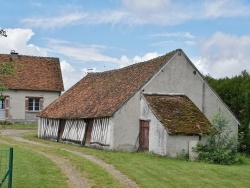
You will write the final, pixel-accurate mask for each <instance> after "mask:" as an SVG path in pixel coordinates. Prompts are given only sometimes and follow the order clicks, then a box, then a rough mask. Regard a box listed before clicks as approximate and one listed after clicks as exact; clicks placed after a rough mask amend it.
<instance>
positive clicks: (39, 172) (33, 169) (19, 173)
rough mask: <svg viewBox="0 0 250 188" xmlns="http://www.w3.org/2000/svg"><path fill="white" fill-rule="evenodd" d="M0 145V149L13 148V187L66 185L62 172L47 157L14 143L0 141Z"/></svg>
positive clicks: (27, 187) (31, 187) (28, 187)
mask: <svg viewBox="0 0 250 188" xmlns="http://www.w3.org/2000/svg"><path fill="white" fill-rule="evenodd" d="M0 147H1V149H6V148H10V147H13V149H14V159H13V163H14V164H13V187H15V188H23V187H25V188H34V187H55V188H57V187H58V188H64V187H65V188H66V187H67V184H66V177H65V176H64V174H62V173H61V171H60V169H59V168H58V167H57V166H56V165H55V164H54V163H53V162H52V161H50V160H48V159H47V158H45V157H43V156H41V155H39V154H37V153H35V152H33V151H30V150H28V149H25V148H23V147H19V146H16V145H11V144H8V145H6V144H2V143H1V144H0ZM6 183H7V182H5V184H6Z"/></svg>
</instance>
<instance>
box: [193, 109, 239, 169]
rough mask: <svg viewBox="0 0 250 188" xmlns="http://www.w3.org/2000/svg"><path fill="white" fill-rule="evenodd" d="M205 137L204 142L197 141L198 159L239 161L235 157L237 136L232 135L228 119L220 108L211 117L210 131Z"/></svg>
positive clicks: (223, 161)
mask: <svg viewBox="0 0 250 188" xmlns="http://www.w3.org/2000/svg"><path fill="white" fill-rule="evenodd" d="M206 138H207V139H206V143H205V144H203V143H199V144H198V145H197V147H196V148H195V151H197V152H198V160H201V161H205V162H209V163H213V164H226V165H230V164H235V163H240V161H239V160H238V158H237V137H236V135H232V130H231V129H230V126H229V125H228V120H227V118H226V117H225V115H223V114H222V112H221V111H220V110H219V112H218V113H217V114H216V115H215V116H214V117H213V120H212V128H211V131H210V134H209V135H207V137H206Z"/></svg>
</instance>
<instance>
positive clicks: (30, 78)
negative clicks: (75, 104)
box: [0, 52, 64, 123]
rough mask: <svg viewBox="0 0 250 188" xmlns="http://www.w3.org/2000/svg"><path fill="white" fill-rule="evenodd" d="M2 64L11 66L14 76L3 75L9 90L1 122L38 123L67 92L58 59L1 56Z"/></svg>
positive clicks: (3, 96) (0, 106)
mask: <svg viewBox="0 0 250 188" xmlns="http://www.w3.org/2000/svg"><path fill="white" fill-rule="evenodd" d="M0 62H1V64H3V63H11V64H12V66H13V68H14V72H13V75H2V76H1V77H2V78H3V79H2V80H1V82H2V83H3V85H4V87H5V88H7V90H4V91H1V99H0V121H8V122H11V123H15V122H19V123H37V122H38V117H37V114H38V113H39V112H40V111H42V110H43V109H44V108H45V107H47V106H48V105H49V104H51V103H52V102H53V101H54V100H55V99H57V98H58V97H59V96H60V95H61V92H62V91H63V90H64V88H63V81H62V74H61V69H60V62H59V59H58V58H50V57H35V56H25V55H19V54H18V53H16V52H11V53H10V54H0Z"/></svg>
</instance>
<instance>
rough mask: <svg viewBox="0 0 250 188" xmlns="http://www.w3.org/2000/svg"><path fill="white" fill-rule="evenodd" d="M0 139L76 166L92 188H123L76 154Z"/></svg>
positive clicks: (116, 181)
mask: <svg viewBox="0 0 250 188" xmlns="http://www.w3.org/2000/svg"><path fill="white" fill-rule="evenodd" d="M29 137H30V136H29ZM32 137H35V135H32ZM1 139H3V140H5V141H7V142H9V143H11V144H13V145H19V146H22V147H25V148H29V149H31V150H37V151H42V152H45V153H47V154H51V155H54V156H57V157H58V158H64V159H66V160H67V161H69V162H70V163H72V164H73V165H74V166H76V168H77V169H78V170H79V171H80V172H81V174H82V176H83V177H85V178H87V179H88V180H89V182H90V183H91V186H92V187H118V188H119V187H123V186H122V185H121V183H120V182H119V181H118V180H116V179H115V178H114V177H113V176H111V175H110V174H109V173H108V172H107V171H106V170H105V169H103V168H102V167H100V166H99V165H96V164H95V163H93V162H91V161H89V160H87V159H85V158H83V157H80V156H78V155H76V154H72V153H69V152H67V151H64V150H60V149H59V147H53V148H49V147H44V146H37V145H33V144H29V143H22V142H17V141H14V140H12V139H11V138H8V137H4V136H3V137H1ZM53 144H56V143H53V142H52V144H48V145H51V146H53ZM31 161H32V159H31ZM34 168H35V167H34ZM47 173H49V172H47ZM57 178H58V177H57ZM41 187H44V186H41ZM47 187H53V186H47Z"/></svg>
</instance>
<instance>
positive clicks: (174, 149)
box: [38, 49, 239, 156]
mask: <svg viewBox="0 0 250 188" xmlns="http://www.w3.org/2000/svg"><path fill="white" fill-rule="evenodd" d="M153 96H158V97H156V98H157V100H159V101H158V102H157V100H156V103H157V104H164V105H163V106H161V105H156V106H154V103H153V102H152V101H150V99H151V97H153ZM170 96H171V97H173V98H171V97H170ZM170 98H171V99H173V100H176V101H177V103H175V105H173V107H172V108H171V109H169V108H168V106H169V105H170V104H171V100H170ZM69 99H71V103H67V102H66V101H67V100H69ZM180 104H181V106H182V107H180ZM184 107H185V108H184ZM188 107H192V108H188ZM161 108H162V109H163V110H161ZM183 109H184V110H186V111H185V112H188V113H184V112H182V111H183ZM190 109H193V110H190ZM194 109H195V110H194ZM219 109H220V110H221V111H222V112H223V113H224V114H226V115H227V117H228V118H229V125H230V127H231V128H232V130H233V132H234V133H237V131H238V124H239V122H238V120H237V119H236V117H235V116H234V115H233V113H232V112H231V111H230V109H229V108H228V107H227V106H226V105H225V104H224V103H223V101H222V100H221V99H220V98H219V96H218V95H217V94H216V93H215V92H214V91H213V90H212V88H211V87H210V86H209V85H208V84H207V82H206V81H205V80H204V79H203V77H202V75H201V74H200V72H199V71H198V70H197V68H196V67H195V66H194V65H193V63H192V62H191V61H190V60H189V58H188V57H187V56H186V54H185V53H184V52H183V51H182V50H181V49H177V50H174V51H172V52H169V53H167V54H165V55H163V56H160V57H158V58H155V59H152V60H149V61H146V62H142V63H137V64H134V65H131V66H128V67H124V68H122V69H117V70H112V71H107V72H103V73H91V74H88V75H87V76H86V77H84V78H83V79H82V80H80V81H79V82H78V83H77V84H76V85H74V86H73V87H72V88H71V89H70V90H68V91H67V92H65V93H64V94H63V95H62V96H61V97H59V98H58V99H57V100H56V101H55V102H54V103H53V104H51V105H50V106H48V107H47V108H46V109H45V110H43V111H42V112H41V113H40V114H39V117H40V118H39V127H38V136H39V137H40V138H50V139H54V140H57V141H74V142H78V143H79V144H82V145H88V146H93V147H103V148H107V149H112V150H125V151H136V150H144V151H145V150H146V151H150V152H155V153H158V154H160V155H170V156H177V155H180V154H181V153H188V151H189V145H190V142H193V141H199V140H204V136H201V134H203V135H205V134H207V133H208V132H209V129H210V127H211V124H210V122H211V120H212V118H213V115H214V114H215V113H217V112H218V110H219ZM194 111H195V112H196V113H194ZM174 112H178V113H174ZM181 112H182V113H181ZM163 117H164V118H163ZM175 120H178V121H175ZM183 126H184V127H186V128H185V129H182V128H183Z"/></svg>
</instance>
